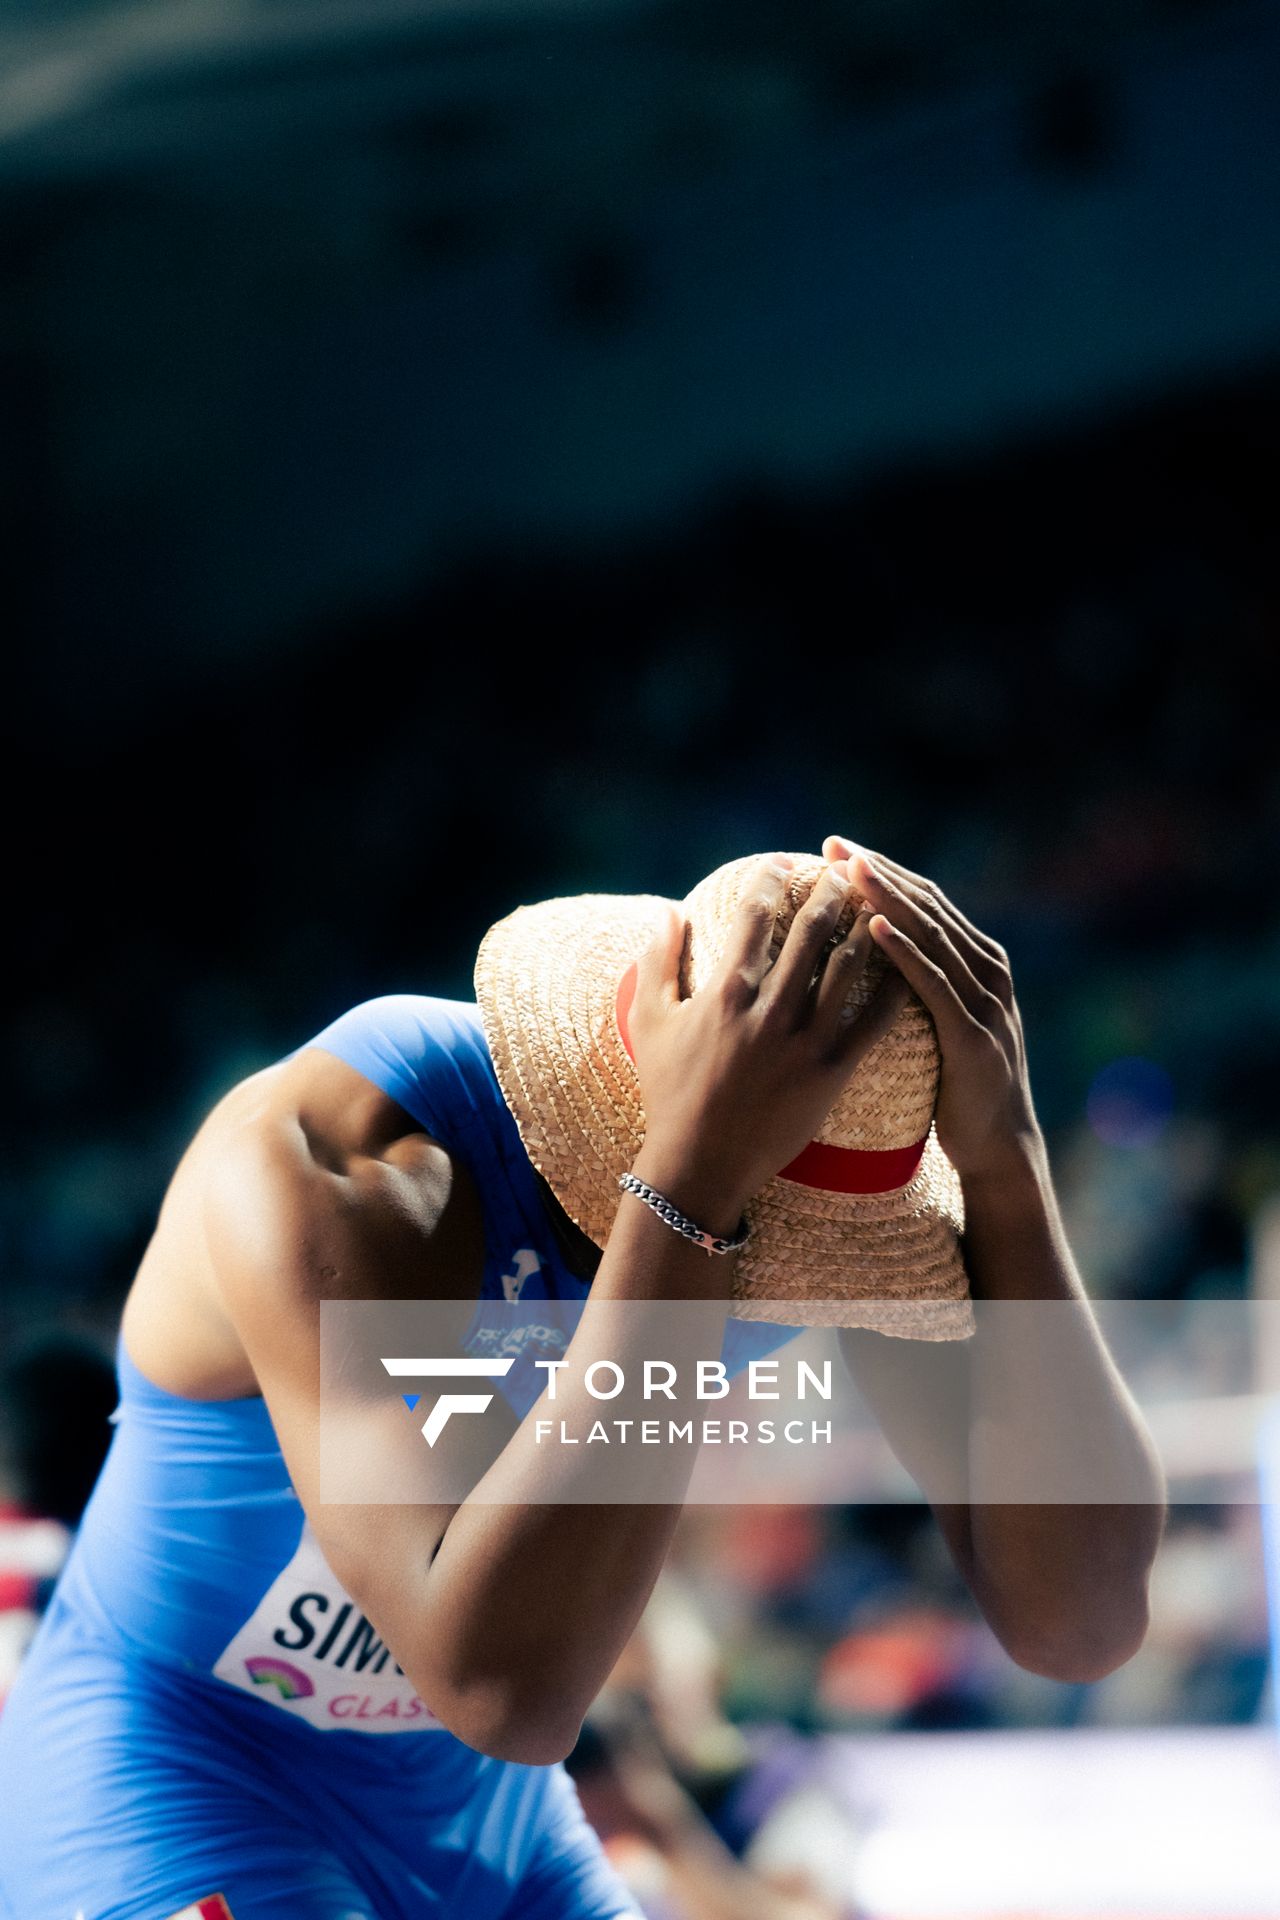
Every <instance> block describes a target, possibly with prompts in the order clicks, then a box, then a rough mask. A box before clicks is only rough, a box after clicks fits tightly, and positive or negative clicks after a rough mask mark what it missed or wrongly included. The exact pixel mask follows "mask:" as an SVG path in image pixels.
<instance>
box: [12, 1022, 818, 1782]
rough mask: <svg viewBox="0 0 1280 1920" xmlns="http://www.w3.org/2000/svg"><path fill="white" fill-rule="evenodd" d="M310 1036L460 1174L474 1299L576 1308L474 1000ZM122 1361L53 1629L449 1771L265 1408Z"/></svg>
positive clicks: (770, 1335) (748, 1352)
mask: <svg viewBox="0 0 1280 1920" xmlns="http://www.w3.org/2000/svg"><path fill="white" fill-rule="evenodd" d="M307 1044H308V1045H310V1046H315V1047H321V1048H323V1049H324V1050H325V1051H326V1052H328V1053H331V1054H334V1055H335V1056H336V1057H337V1058H338V1059H340V1060H344V1061H345V1062H346V1063H347V1064H348V1065H349V1066H351V1067H354V1068H355V1069H356V1070H357V1071H358V1072H360V1073H362V1074H364V1075H365V1077H366V1078H367V1079H369V1080H370V1081H372V1082H373V1084H374V1085H375V1086H377V1087H379V1088H381V1089H382V1091H383V1092H385V1093H387V1094H389V1095H390V1096H391V1097H392V1098H393V1099H395V1100H396V1101H398V1102H399V1104H400V1105H401V1106H402V1107H403V1108H404V1109H405V1111H406V1113H408V1114H409V1115H410V1116H411V1117H412V1118H413V1119H414V1120H416V1121H418V1122H419V1124H420V1125H421V1126H422V1127H424V1128H425V1129H426V1131H427V1132H428V1133H430V1134H431V1135H432V1136H433V1138H435V1139H437V1140H439V1141H440V1142H441V1144H442V1145H444V1146H445V1147H447V1148H448V1149H449V1151H450V1152H451V1153H454V1154H456V1155H457V1156H458V1158H459V1159H460V1160H461V1161H462V1162H463V1163H464V1164H465V1165H466V1167H467V1169H468V1171H469V1172H470V1174H471V1176H472V1178H473V1179H474V1181H475V1184H476V1188H477V1191H478V1194H479V1197H480V1202H481V1207H482V1211H483V1217H484V1232H485V1255H484V1272H483V1280H482V1284H481V1294H480V1298H481V1300H482V1301H483V1300H485V1299H491V1300H501V1299H507V1300H510V1299H514V1298H519V1299H520V1300H522V1301H524V1300H537V1299H546V1300H582V1299H584V1298H585V1297H586V1294H587V1291H588V1287H589V1282H587V1281H584V1280H581V1279H579V1278H578V1277H577V1276H576V1275H575V1274H573V1273H572V1272H570V1270H569V1268H568V1267H567V1266H566V1264H565V1262H564V1258H563V1255H562V1254H561V1252H560V1250H559V1246H558V1242H557V1240H556V1237H555V1234H554V1232H553V1230H552V1227H551V1222H550V1220H549V1218H548V1215H547V1212H546V1208H545V1205H544V1202H543V1199H542V1195H541V1192H540V1190H539V1187H538V1185H537V1181H536V1176H535V1174H534V1170H533V1167H532V1165H531V1163H530V1161H529V1159H528V1156H527V1155H526V1153H525V1151H524V1148H523V1146H522V1144H521V1141H520V1135H519V1132H518V1130H517V1128H516V1124H515V1121H514V1119H513V1118H512V1115H511V1113H510V1111H509V1109H508V1108H507V1106H506V1103H505V1101H504V1100H503V1098H502V1094H501V1091H500V1089H499V1086H498V1082H497V1078H496V1076H495V1074H494V1071H493V1064H492V1061H491V1060H490V1057H489V1051H488V1047H487V1045H486V1042H485V1038H484V1031H483V1028H482V1026H481V1022H480V1014H479V1010H478V1008H477V1007H475V1006H474V1005H472V1004H470V1003H467V1002H462V1001H453V1000H441V999H434V998H430V997H427V996H424V995H417V994H393V995H389V996H387V997H385V998H382V999H377V1000H370V1001H368V1002H366V1003H365V1004H364V1005H362V1006H358V1007H355V1008H353V1009H352V1010H351V1011H350V1012H349V1013H345V1014H343V1015H342V1016H341V1018H339V1019H338V1020H335V1021H334V1022H333V1023H332V1025H330V1026H328V1027H326V1028H324V1030H323V1031H322V1032H321V1033H319V1034H317V1035H316V1037H315V1039H314V1040H312V1041H310V1042H308V1043H307ZM299 1051H301V1049H299ZM290 1057H292V1056H290ZM797 1331H798V1329H796V1328H793V1327H778V1326H769V1325H764V1324H760V1323H754V1322H741V1321H730V1322H729V1323H728V1326H727V1328H726V1334H725V1345H724V1349H723V1358H724V1360H725V1362H726V1364H727V1366H728V1367H729V1369H730V1371H737V1370H738V1369H739V1368H741V1367H742V1366H744V1365H745V1364H746V1362H747V1361H748V1360H749V1359H751V1358H754V1357H756V1356H758V1355H762V1354H764V1353H767V1352H769V1351H771V1350H773V1349H775V1348H776V1347H777V1346H778V1345H780V1344H781V1342H782V1341H784V1340H786V1339H790V1338H791V1337H792V1336H793V1335H794V1334H795V1333H796V1332H797ZM117 1366H118V1370H119V1380H120V1404H119V1406H118V1408H117V1410H116V1412H115V1414H114V1415H113V1416H112V1418H113V1422H114V1425H115V1432H114V1434H113V1437H112V1443H111V1447H110V1450H109V1453H108V1456H107V1460H106V1463H105V1465H104V1467H103V1471H102V1474H101V1476H100V1478H99V1481H98V1484H97V1486H96V1488H95V1490H94V1493H93V1496H92V1498H91V1500H90V1502H89V1505H88V1508H87V1509H86V1512H85V1516H84V1519H83V1521H82V1524H81V1527H80V1531H79V1534H78V1536H77V1539H76V1543H75V1546H74V1547H73V1550H72V1552H71V1555H70V1557H69V1559H68V1562H67V1565H66V1567H65V1568H64V1571H63V1573H62V1576H61V1578H60V1580H59V1583H58V1587H57V1590H56V1593H55V1596H54V1603H53V1605H52V1606H51V1609H50V1615H49V1616H48V1617H47V1619H46V1627H47V1628H48V1631H49V1633H50V1634H52V1633H54V1632H55V1631H57V1630H59V1628H56V1627H55V1625H54V1623H55V1621H56V1622H58V1623H60V1627H61V1628H63V1629H64V1628H65V1627H66V1625H67V1624H68V1623H69V1622H76V1623H78V1624H79V1625H80V1626H82V1627H84V1628H86V1629H88V1630H89V1631H90V1632H91V1634H92V1635H93V1636H94V1637H95V1638H96V1639H97V1640H98V1641H99V1643H100V1644H101V1642H102V1641H104V1640H105V1641H106V1642H107V1643H108V1644H110V1645H111V1646H113V1647H115V1648H117V1649H118V1650H119V1651H120V1652H121V1653H123V1654H125V1655H126V1656H127V1655H134V1656H136V1657H137V1658H138V1659H139V1660H140V1661H145V1662H158V1663H160V1665H161V1666H163V1667H164V1668H166V1669H168V1670H170V1671H172V1670H173V1669H178V1670H180V1671H181V1672H182V1673H183V1674H184V1675H185V1676H187V1678H188V1679H190V1680H192V1681H194V1682H196V1683H197V1684H208V1685H211V1686H214V1687H215V1688H217V1691H218V1692H219V1694H220V1695H221V1696H222V1697H223V1698H224V1699H227V1700H230V1699H232V1698H234V1696H233V1695H231V1694H230V1693H228V1692H226V1691H224V1690H225V1689H232V1688H233V1689H236V1690H238V1693H239V1695H240V1697H241V1699H242V1700H243V1701H244V1703H245V1706H246V1710H247V1711H248V1712H250V1713H251V1714H256V1713H257V1712H258V1711H259V1710H260V1709H261V1708H264V1707H265V1708H271V1709H275V1710H276V1711H277V1713H279V1712H283V1713H284V1714H286V1715H288V1716H289V1717H290V1718H292V1719H294V1720H301V1721H305V1722H307V1723H308V1724H309V1725H310V1726H312V1727H314V1728H318V1729H321V1730H324V1731H325V1732H326V1733H328V1734H329V1735H330V1741H329V1742H328V1743H326V1749H325V1750H326V1751H327V1752H333V1753H334V1754H335V1756H336V1754H337V1753H338V1752H339V1751H341V1750H342V1749H343V1748H346V1747H348V1746H356V1747H359V1748H361V1749H362V1750H367V1745H366V1741H365V1739H364V1737H363V1736H367V1735H368V1734H371V1733H400V1734H404V1735H419V1736H430V1737H431V1739H432V1740H433V1741H434V1742H435V1743H437V1745H436V1746H435V1747H434V1748H433V1749H432V1750H433V1751H435V1752H438V1753H439V1755H440V1758H441V1760H442V1761H443V1760H444V1757H445V1753H444V1750H445V1749H446V1748H461V1743H460V1742H456V1741H454V1739H453V1736H452V1735H450V1734H448V1733H447V1732H446V1731H445V1729H443V1728H442V1727H441V1725H440V1723H439V1722H438V1721H437V1720H435V1718H434V1716H433V1715H432V1714H431V1711H430V1708H429V1706H428V1704H427V1703H425V1702H423V1701H422V1700H421V1699H419V1698H418V1696H417V1695H416V1694H415V1693H414V1691H413V1688H412V1686H411V1685H410V1683H409V1681H408V1680H407V1679H406V1677H405V1676H404V1674H403V1672H402V1671H401V1669H400V1668H399V1667H398V1666H397V1664H396V1662H395V1660H394V1659H393V1658H392V1655H391V1653H390V1649H389V1648H387V1647H385V1646H384V1645H383V1643H382V1642H381V1640H380V1639H379V1638H378V1635H377V1633H376V1631H375V1630H374V1628H373V1626H372V1624H371V1622H370V1621H369V1620H367V1619H366V1618H365V1616H364V1615H363V1614H362V1613H361V1611H360V1609H359V1608H358V1607H357V1606H356V1604H355V1602H354V1601H352V1600H351V1598H350V1597H349V1596H348V1595H347V1594H346V1593H345V1592H344V1591H343V1589H342V1588H341V1587H340V1586H339V1584H338V1582H337V1581H336V1580H335V1579H334V1576H333V1574H332V1573H331V1572H330V1571H329V1568H328V1565H327V1563H326V1562H325V1560H324V1558H323V1556H322V1554H321V1553H320V1550H319V1546H318V1544H317V1542H316V1540H315V1537H314V1535H313V1534H312V1531H311V1529H310V1527H309V1526H308V1525H307V1524H306V1518H305V1515H304V1513H303V1510H302V1506H301V1503H300V1502H299V1500H298V1498H297V1496H296V1494H295V1493H294V1491H293V1488H292V1487H291V1485H290V1483H289V1475H288V1471H287V1469H286V1466H285V1462H284V1457H283V1455H282V1453H281V1450H280V1446H279V1443H278V1441H277V1439H276V1436H275V1430H274V1428H273V1426H272V1424H271V1418H270V1415H269V1413H268V1411H267V1407H266V1404H265V1402H264V1401H263V1400H262V1399H261V1398H260V1397H255V1398H248V1399H237V1400H212V1401H210V1400H188V1399H184V1398H181V1397H179V1396H178V1395H175V1394H171V1393H167V1392H165V1391H164V1390H163V1389H162V1388H160V1387H157V1386H155V1385H153V1384H152V1382H151V1381H149V1380H148V1379H146V1378H145V1376H144V1375H143V1374H142V1373H140V1372H139V1370H138V1368H137V1367H136V1366H134V1364H133V1362H132V1360H131V1359H130V1358H129V1355H128V1353H127V1352H126V1351H125V1349H124V1345H123V1342H121V1343H120V1344H119V1346H118V1349H117ZM534 1377H535V1379H536V1380H537V1382H538V1385H539V1386H540V1385H541V1376H534ZM532 1397H536V1389H535V1390H534V1392H533V1395H532ZM517 1410H518V1411H523V1410H524V1409H523V1407H519V1406H518V1407H517ZM219 1683H221V1684H219ZM250 1701H252V1702H254V1703H255V1704H254V1705H252V1706H251V1705H249V1702H250ZM462 1751H464V1752H466V1751H468V1750H466V1749H463V1750H462ZM458 1758H459V1759H460V1758H461V1755H460V1754H459V1756H458ZM450 1764H451V1765H452V1764H454V1763H453V1762H451V1763H450Z"/></svg>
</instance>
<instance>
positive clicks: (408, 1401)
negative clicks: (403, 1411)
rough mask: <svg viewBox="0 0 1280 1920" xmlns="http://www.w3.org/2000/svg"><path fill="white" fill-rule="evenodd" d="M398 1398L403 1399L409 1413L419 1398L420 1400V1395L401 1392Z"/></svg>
mask: <svg viewBox="0 0 1280 1920" xmlns="http://www.w3.org/2000/svg"><path fill="white" fill-rule="evenodd" d="M400 1398H401V1399H402V1400H403V1401H404V1403H405V1405H406V1407H408V1409H409V1411H410V1413H412V1412H413V1410H414V1408H415V1407H416V1406H417V1404H418V1402H419V1400H421V1398H422V1395H421V1394H420V1393H402V1394H401V1395H400Z"/></svg>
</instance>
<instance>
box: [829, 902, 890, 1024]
mask: <svg viewBox="0 0 1280 1920" xmlns="http://www.w3.org/2000/svg"><path fill="white" fill-rule="evenodd" d="M870 919H871V915H870V913H869V912H867V911H866V910H865V909H864V910H863V911H862V912H861V913H859V914H858V915H857V917H856V918H855V920H854V923H853V925H852V926H851V927H850V929H849V931H848V933H847V935H846V936H845V938H844V939H843V940H842V941H840V943H839V945H838V946H835V947H833V948H832V949H831V951H830V953H829V954H828V955H827V958H826V963H825V965H824V966H823V969H822V978H821V980H819V982H818V991H817V993H816V994H815V996H814V1008H813V1024H814V1030H815V1032H817V1033H818V1034H819V1035H820V1036H822V1037H823V1038H824V1039H826V1038H827V1037H834V1038H837V1039H840V1040H843V1039H844V1038H845V1032H846V1028H847V1027H848V1025H849V1023H850V1022H851V1021H853V1020H856V1019H857V1017H858V1014H857V1009H856V1008H853V1007H851V1006H850V1005H849V996H850V995H851V994H852V992H853V990H854V988H855V987H856V986H857V984H858V982H859V981H860V980H861V979H862V977H863V975H864V974H865V972H866V970H867V961H868V960H869V959H870V957H871V955H872V954H873V953H874V952H875V950H876V943H875V941H874V940H873V939H872V938H871V934H870V932H869V931H868V924H867V923H868V922H869V920H870ZM891 977H893V978H894V979H896V978H897V975H896V974H895V975H892V976H891Z"/></svg>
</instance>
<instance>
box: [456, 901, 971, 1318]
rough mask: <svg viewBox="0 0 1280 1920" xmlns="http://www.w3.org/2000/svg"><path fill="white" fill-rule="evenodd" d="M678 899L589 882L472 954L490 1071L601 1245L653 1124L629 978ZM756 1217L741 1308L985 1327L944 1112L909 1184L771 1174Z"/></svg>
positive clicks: (525, 915) (737, 1300)
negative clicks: (973, 1290) (965, 1248)
mask: <svg viewBox="0 0 1280 1920" xmlns="http://www.w3.org/2000/svg"><path fill="white" fill-rule="evenodd" d="M671 904H673V903H671V902H669V901H666V900H662V899H659V898H658V897H656V896H654V895H651V894H578V895H575V896H572V897H570V898H566V899H560V900H545V901H541V902H539V903H538V904H537V905H535V906H527V907H519V908H517V909H516V911H515V912H514V913H512V914H509V915H508V916H507V917H506V918H505V919H504V920H500V921H498V922H497V924H496V925H495V926H493V927H491V928H490V929H489V931H488V933H487V934H486V935H485V937H484V940H483V941H482V942H481V946H480V951H479V954H478V956H477V960H476V969H475V987H476V998H477V1000H478V1002H479V1005H480V1011H481V1017H482V1019H483V1022H484V1029H485V1035H486V1038H487V1040H488V1044H489V1051H490V1054H491V1056H492V1059H493V1065H494V1071H495V1073H496V1074H497V1078H498V1084H499V1086H500V1087H501V1089H502V1094H503V1098H504V1099H505V1101H506V1103H507V1105H508V1107H509V1108H510V1110H511V1112H512V1114H513V1116H514V1118H515V1122H516V1125H517V1127H518V1128H519V1131H520V1137H521V1140H522V1142H523V1144H524V1147H525V1151H526V1152H527V1153H528V1155H529V1158H530V1160H531V1161H532V1163H533V1165H534V1166H535V1167H536V1168H537V1169H538V1171H539V1172H540V1173H541V1174H542V1175H543V1176H544V1178H545V1179H546V1181H547V1183H548V1185H549V1186H550V1188H551V1190H552V1192H553V1193H554V1194H555V1196H556V1198H557V1199H558V1200H559V1202H560V1204H561V1206H562V1207H563V1208H564V1210H565V1212H566V1213H567V1214H568V1215H569V1218H570V1219H571V1220H573V1221H574V1222H575V1223H576V1224H577V1225H578V1226H579V1227H580V1228H581V1229H582V1231H583V1232H584V1233H586V1234H587V1235H588V1236H589V1237H590V1238H591V1239H592V1240H593V1241H594V1242H595V1243H596V1245H597V1246H600V1247H603V1246H604V1244H605V1242H606V1240H607V1239H608V1237H609V1232H610V1229H611V1228H612V1225H613V1220H614V1216H615V1214H616V1213H617V1210H618V1206H619V1204H620V1203H621V1200H622V1195H621V1193H620V1191H619V1188H618V1184H617V1182H618V1175H619V1174H621V1173H624V1172H626V1170H627V1169H628V1168H629V1167H630V1166H631V1163H632V1161H633V1160H634V1159H635V1157H636V1154H637V1153H638V1152H639V1149H640V1145H641V1142H642V1141H643V1139H644V1131H645V1118H644V1110H643V1106H642V1103H641V1099H640V1086H639V1081H638V1078H637V1075H636V1070H635V1067H634V1066H633V1065H632V1062H631V1059H630V1057H629V1056H628V1054H627V1051H626V1048H625V1047H624V1046H623V1043H622V1037H621V1035H620V1034H619V1032H618V1023H617V990H618V983H619V981H620V979H621V977H622V974H623V972H624V971H625V969H626V968H627V966H628V965H629V964H630V963H631V961H633V960H635V959H636V958H637V957H638V956H639V954H640V953H641V952H643V950H644V949H645V948H646V947H647V946H648V945H649V943H650V942H651V941H652V940H653V938H654V937H655V935H656V934H657V933H658V932H659V931H660V929H661V927H662V925H663V923H664V919H665V916H666V914H667V912H668V910H669V908H670V906H671ZM917 1137H918V1136H917ZM747 1220H748V1222H749V1224H750V1227H751V1238H750V1240H749V1242H748V1244H747V1245H746V1247H745V1248H744V1249H743V1251H742V1252H741V1253H740V1254H739V1255H738V1256H737V1261H736V1269H735V1273H734V1283H733V1299H732V1302H731V1306H730V1312H731V1314H732V1315H733V1316H734V1317H735V1318H736V1319H739V1320H776V1321H781V1322H782V1323H784V1324H786V1325H794V1326H836V1327H875V1328H878V1329H879V1330H880V1331H881V1332H883V1333H889V1334H897V1335H901V1336H905V1337H908V1338H912V1339H918V1340H959V1339H965V1338H967V1337H968V1336H969V1335H970V1334H971V1333H972V1332H973V1330H974V1316H973V1307H972V1302H971V1299H970V1296H969V1287H968V1279H967V1276H966V1274H965V1270H964V1264H963V1261H962V1259H961V1257H960V1247H959V1235H960V1234H961V1232H962V1231H963V1228H964V1205H963V1199H962V1196H961V1190H960V1181H959V1178H958V1176H957V1174H956V1172H955V1169H954V1168H953V1167H952V1165H951V1163H950V1161H949V1160H948V1159H947V1158H946V1155H945V1154H944V1153H943V1151H942V1149H941V1147H940V1146H939V1145H938V1141H937V1137H936V1134H935V1133H934V1132H933V1129H932V1127H931V1128H930V1132H929V1138H928V1143H927V1145H926V1147H925V1150H924V1155H923V1158H922V1160H921V1162H920V1165H919V1167H918V1169H917V1171H916V1175H915V1177H914V1179H913V1180H912V1181H911V1182H910V1184H909V1185H908V1186H906V1187H901V1188H899V1189H897V1190H896V1191H894V1192H890V1193H875V1194H846V1193H831V1192H827V1191H824V1190H820V1189H817V1188H813V1187H807V1186H804V1185H801V1184H800V1183H799V1182H797V1181H792V1180H784V1179H781V1178H775V1179H773V1180H771V1181H770V1182H769V1183H768V1185H767V1186H765V1187H764V1188H762V1189H761V1191H760V1192H759V1193H758V1194H756V1195H755V1197H754V1198H753V1199H752V1200H751V1201H750V1203H749V1204H748V1207H747Z"/></svg>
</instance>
